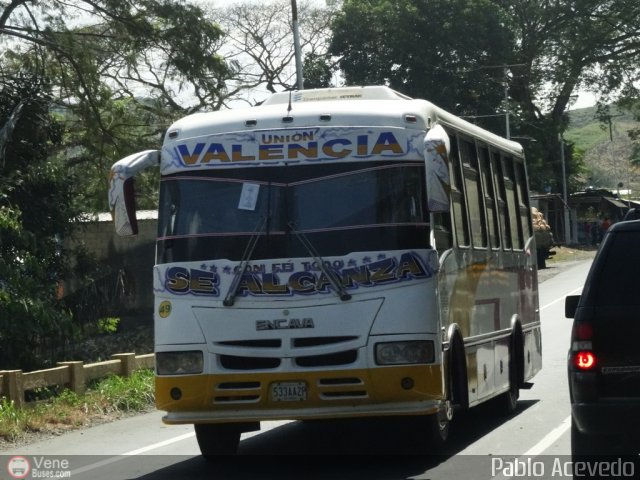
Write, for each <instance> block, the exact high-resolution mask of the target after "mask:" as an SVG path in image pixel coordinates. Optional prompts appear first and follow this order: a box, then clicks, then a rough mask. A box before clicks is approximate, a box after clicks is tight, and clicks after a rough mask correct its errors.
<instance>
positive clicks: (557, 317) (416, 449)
mask: <svg viewBox="0 0 640 480" xmlns="http://www.w3.org/2000/svg"><path fill="white" fill-rule="evenodd" d="M590 263H591V261H590V260H585V261H576V262H570V263H567V264H564V265H561V264H558V265H553V266H551V268H548V269H545V270H543V271H541V272H540V281H541V284H540V308H541V319H542V343H543V369H542V371H541V372H540V373H539V374H538V375H537V376H536V377H535V378H534V386H533V388H532V389H530V390H524V391H522V392H521V396H520V402H519V407H518V409H517V411H516V413H515V414H514V415H511V416H507V417H505V416H500V415H499V414H497V413H496V412H495V411H494V409H493V408H492V407H493V406H492V405H490V404H485V405H482V406H479V407H477V408H474V409H471V410H470V411H469V412H466V413H461V414H459V415H457V416H456V417H454V421H453V423H452V429H451V439H450V442H449V445H448V447H447V449H446V451H445V452H444V454H442V455H433V454H432V453H431V452H430V448H429V445H428V444H426V443H425V442H424V441H422V439H421V438H420V437H419V436H418V435H417V434H412V433H411V432H412V429H411V428H410V427H411V424H410V420H408V421H392V420H379V421H373V420H359V421H349V422H333V423H313V422H263V424H262V430H261V431H260V432H254V433H250V434H245V435H243V437H242V442H241V446H240V455H239V456H238V457H237V458H236V459H235V460H233V461H232V462H229V463H227V464H224V465H210V464H208V463H207V462H205V461H204V460H203V459H202V458H201V457H200V455H199V450H198V447H197V443H196V440H195V437H194V434H193V428H192V426H190V425H185V426H166V425H163V424H162V422H161V416H162V413H161V412H152V413H149V414H145V415H139V416H135V417H131V418H127V419H123V420H119V421H115V422H112V423H108V424H103V425H98V426H95V427H92V428H87V429H83V430H78V431H74V432H70V433H66V434H64V435H61V436H59V437H56V438H52V439H47V440H44V441H40V442H37V443H33V444H31V445H28V446H26V447H24V446H23V447H19V448H15V449H12V450H6V451H0V479H4V478H17V477H15V476H11V475H10V476H8V477H7V473H6V472H8V471H9V473H11V471H10V470H8V469H7V468H5V465H7V466H8V467H9V466H11V465H13V464H9V463H8V462H10V461H13V462H19V461H21V460H19V459H18V460H12V458H13V457H14V456H16V455H21V456H24V457H25V458H26V460H27V461H28V462H29V465H30V468H31V472H30V473H29V475H28V476H27V477H26V478H51V477H53V476H57V477H58V478H74V479H75V478H83V479H84V478H86V479H92V480H93V479H96V480H97V479H109V480H114V479H148V480H159V479H182V478H185V479H187V478H188V479H199V478H215V479H251V480H255V479H276V478H277V479H279V480H280V479H305V480H306V479H323V480H324V479H331V480H334V479H342V478H344V479H363V480H364V479H367V480H377V479H433V480H435V479H445V478H446V479H461V480H466V479H473V480H482V479H493V478H500V479H503V478H571V472H570V468H571V467H570V462H569V460H570V457H569V453H570V438H569V426H570V421H569V413H570V407H569V396H568V388H567V379H566V355H567V349H568V346H569V335H570V328H571V320H569V319H566V318H564V297H565V296H566V295H569V294H573V293H579V292H580V291H581V288H582V285H583V282H584V279H585V277H586V274H587V272H588V268H589V266H590ZM523 474H528V475H523ZM36 475H38V477H36Z"/></svg>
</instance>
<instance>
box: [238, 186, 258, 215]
mask: <svg viewBox="0 0 640 480" xmlns="http://www.w3.org/2000/svg"><path fill="white" fill-rule="evenodd" d="M259 192H260V185H258V184H257V183H243V184H242V192H241V193H240V202H238V209H239V210H255V209H256V204H257V203H258V193H259Z"/></svg>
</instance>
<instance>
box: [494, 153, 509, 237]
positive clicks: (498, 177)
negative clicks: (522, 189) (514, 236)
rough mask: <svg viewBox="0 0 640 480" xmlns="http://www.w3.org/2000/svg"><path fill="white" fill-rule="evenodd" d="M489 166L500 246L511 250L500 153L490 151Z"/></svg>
mask: <svg viewBox="0 0 640 480" xmlns="http://www.w3.org/2000/svg"><path fill="white" fill-rule="evenodd" d="M491 168H492V170H493V179H494V185H495V187H496V200H497V203H498V217H499V219H500V226H501V227H502V230H501V233H502V248H503V249H505V250H511V248H512V243H511V222H510V219H509V210H508V207H507V192H506V189H505V185H504V175H503V174H502V162H501V161H500V153H498V152H491Z"/></svg>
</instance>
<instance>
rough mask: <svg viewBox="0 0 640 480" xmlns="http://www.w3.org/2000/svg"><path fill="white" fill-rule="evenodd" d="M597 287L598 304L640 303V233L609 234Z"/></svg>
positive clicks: (622, 232)
mask: <svg viewBox="0 0 640 480" xmlns="http://www.w3.org/2000/svg"><path fill="white" fill-rule="evenodd" d="M610 237H611V238H609V239H608V242H607V245H606V252H604V251H603V252H601V253H604V254H605V256H604V257H602V258H601V259H600V261H601V262H602V264H601V266H600V267H601V270H600V273H599V275H598V278H597V282H598V284H597V286H596V288H595V292H594V293H595V295H596V303H597V304H598V305H611V306H621V305H640V232H624V231H621V232H616V233H615V234H613V235H610ZM594 280H595V278H594Z"/></svg>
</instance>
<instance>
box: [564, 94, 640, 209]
mask: <svg viewBox="0 0 640 480" xmlns="http://www.w3.org/2000/svg"><path fill="white" fill-rule="evenodd" d="M569 115H570V119H571V123H570V125H569V129H568V130H567V131H566V132H565V134H564V138H565V139H567V140H569V141H571V142H574V143H575V146H576V148H577V149H578V150H580V151H582V152H584V163H585V166H586V167H587V169H588V172H587V173H586V174H585V175H584V178H583V179H582V180H583V182H584V183H585V185H591V186H594V187H597V188H606V189H609V190H612V191H616V190H617V188H618V187H617V185H618V184H619V183H622V184H623V186H622V187H621V190H624V191H625V193H626V190H627V189H628V186H629V185H630V186H631V190H632V191H633V192H632V195H634V197H638V196H640V169H639V168H638V167H636V166H633V165H632V164H631V159H632V157H633V152H634V144H633V142H632V141H631V139H630V138H629V136H628V134H627V132H628V131H629V130H631V129H633V128H640V122H637V121H635V120H634V119H633V116H632V115H631V114H629V113H626V112H622V111H620V110H618V109H617V108H616V107H615V106H614V107H612V109H611V116H612V118H611V137H610V132H609V126H608V125H607V124H604V125H603V124H602V123H600V122H599V121H598V119H597V118H596V108H595V107H590V108H582V109H577V110H572V111H570V112H569ZM611 138H613V141H611ZM625 198H626V196H625Z"/></svg>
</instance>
